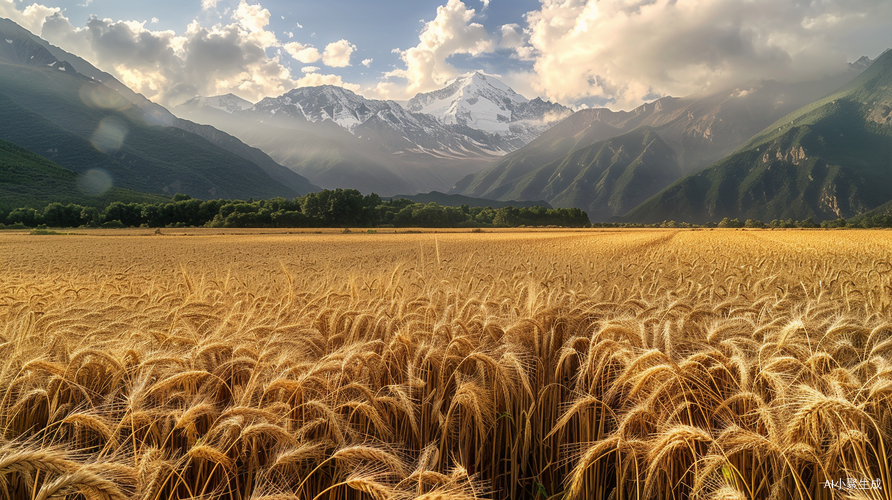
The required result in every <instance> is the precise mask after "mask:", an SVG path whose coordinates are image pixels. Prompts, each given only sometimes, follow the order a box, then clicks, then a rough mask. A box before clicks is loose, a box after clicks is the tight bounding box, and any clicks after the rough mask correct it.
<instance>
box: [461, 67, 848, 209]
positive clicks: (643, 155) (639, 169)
mask: <svg viewBox="0 0 892 500" xmlns="http://www.w3.org/2000/svg"><path fill="white" fill-rule="evenodd" d="M857 74H858V70H857V69H852V70H850V71H848V72H845V73H842V74H839V75H834V76H831V77H827V78H823V79H821V80H818V81H812V82H805V83H796V84H782V83H778V82H774V81H765V82H760V83H759V84H756V85H753V86H752V87H749V88H746V89H731V90H727V91H722V92H716V93H712V94H708V95H698V96H690V97H686V98H674V97H664V98H661V99H658V100H656V101H654V102H651V103H647V104H644V105H642V106H639V107H638V108H636V109H634V110H632V111H611V110H609V109H586V110H581V111H577V112H576V113H574V114H573V115H571V116H569V117H568V118H566V119H565V120H563V121H561V122H560V123H558V124H557V125H555V126H554V127H552V128H551V129H549V130H548V131H546V132H544V133H543V134H542V135H540V136H539V137H538V138H536V139H535V140H533V141H531V142H530V143H529V144H527V145H526V146H524V147H522V148H520V149H518V150H516V151H514V152H512V153H510V154H507V155H505V156H504V157H503V158H501V159H500V160H498V161H496V162H494V163H493V164H492V165H490V166H489V167H488V168H486V169H483V170H481V171H480V172H478V173H476V174H472V175H469V176H467V177H465V178H463V179H461V180H460V181H458V182H457V183H456V184H455V185H454V186H453V188H452V189H451V190H450V191H449V192H450V193H454V194H463V195H466V196H479V197H484V198H493V199H518V200H536V199H543V200H546V201H548V202H549V203H551V204H552V205H554V206H558V207H578V208H582V209H584V210H586V211H587V212H588V214H589V216H590V217H592V220H600V221H604V220H609V219H611V218H612V217H616V216H622V215H624V214H625V213H627V212H628V211H629V210H631V209H633V208H635V207H636V206H637V205H638V204H640V203H642V202H644V201H645V200H647V199H648V198H649V197H650V196H652V195H654V194H656V193H657V192H659V191H660V190H661V189H663V188H665V187H666V186H668V185H669V184H671V183H672V182H673V181H675V180H677V179H679V178H681V177H682V176H684V175H687V174H690V173H693V172H697V171H699V170H701V169H703V168H704V167H706V166H708V165H710V164H711V163H713V162H715V161H718V160H720V159H722V158H723V157H725V156H727V155H729V154H731V153H732V152H734V151H735V150H736V149H738V148H739V147H741V146H742V145H744V144H746V142H747V141H748V140H749V139H750V138H752V136H753V135H754V134H756V133H758V132H759V131H760V130H762V129H763V128H764V127H766V126H767V125H770V124H771V123H772V122H774V121H775V120H777V119H779V118H781V117H783V116H784V115H786V114H788V113H790V112H792V111H794V110H796V109H797V108H799V107H801V106H803V105H806V104H808V103H810V102H812V101H813V100H815V99H818V98H820V97H823V96H824V95H826V94H827V93H829V92H832V91H833V90H835V89H837V88H839V87H840V86H841V85H844V84H845V83H847V82H848V81H850V80H851V79H852V78H854V77H855V76H856V75H857ZM660 220H662V219H660Z"/></svg>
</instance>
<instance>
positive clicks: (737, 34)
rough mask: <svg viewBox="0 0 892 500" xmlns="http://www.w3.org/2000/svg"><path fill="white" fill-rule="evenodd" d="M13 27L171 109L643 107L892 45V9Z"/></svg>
mask: <svg viewBox="0 0 892 500" xmlns="http://www.w3.org/2000/svg"><path fill="white" fill-rule="evenodd" d="M0 17H7V18H11V19H12V20H14V21H16V22H18V23H19V24H22V25H23V26H24V27H26V28H27V29H29V30H31V31H32V32H33V33H35V34H39V35H40V36H42V37H43V38H45V39H47V40H48V41H50V42H51V43H53V44H55V45H59V46H60V47H62V48H64V49H66V50H68V51H70V52H74V53H76V54H77V55H79V56H81V57H84V58H85V59H87V60H89V61H90V62H92V63H93V64H95V65H96V66H97V67H99V68H100V69H102V70H105V71H108V72H110V73H112V74H114V75H115V76H117V77H119V79H121V80H122V81H123V82H124V83H126V84H128V85H129V86H130V87H131V88H133V89H134V90H137V91H139V92H141V93H143V94H145V95H146V96H147V97H150V98H152V99H153V100H156V101H158V102H160V103H162V104H166V105H176V104H178V103H180V102H182V101H184V100H185V99H188V98H191V97H193V96H195V95H216V94H223V93H227V92H232V93H235V94H237V95H239V96H241V97H244V98H246V99H248V100H251V101H257V100H259V99H261V98H263V97H265V96H270V95H279V94H282V93H284V92H286V91H288V90H290V89H291V88H294V87H298V86H307V85H320V84H334V85H342V86H344V87H347V88H349V89H351V90H354V91H356V92H358V93H361V94H363V95H365V96H367V97H373V98H390V99H398V100H400V99H407V98H409V97H411V96H412V95H414V94H415V93H417V92H422V91H429V90H433V89H436V88H439V87H441V86H442V85H443V84H444V83H445V82H446V81H448V80H449V79H451V78H454V77H455V76H457V75H459V74H462V73H466V72H468V71H474V70H483V71H485V72H487V73H490V74H495V75H498V76H500V77H501V79H502V80H503V81H505V82H506V83H508V84H509V85H511V86H512V87H513V88H514V89H515V90H517V91H518V92H520V93H522V94H524V95H526V96H527V97H530V98H532V97H534V96H537V95H538V96H542V97H543V98H546V99H550V100H557V101H559V102H561V103H564V104H567V105H575V106H584V105H588V106H596V105H603V106H608V107H611V108H614V109H630V108H632V107H634V106H637V105H639V104H641V103H642V102H645V101H648V100H652V99H655V98H657V97H660V96H664V95H674V96H682V95H688V94H691V93H695V92H703V91H708V90H719V89H723V88H734V87H746V86H747V85H751V84H752V83H753V82H756V81H758V80H761V79H778V80H785V81H797V80H806V79H812V78H819V77H821V76H822V75H826V74H830V73H834V72H837V71H841V70H843V69H844V68H845V65H846V63H847V62H850V61H854V60H855V59H857V58H858V57H860V56H862V55H867V56H869V57H871V58H875V57H876V56H878V55H879V54H881V53H882V52H883V51H884V50H885V49H886V48H889V47H892V1H890V0H390V1H382V0H378V1H375V0H327V1H324V2H321V1H318V0H314V1H308V0H155V1H153V2H138V3H137V2H122V1H120V0H42V1H40V2H32V1H29V0H0Z"/></svg>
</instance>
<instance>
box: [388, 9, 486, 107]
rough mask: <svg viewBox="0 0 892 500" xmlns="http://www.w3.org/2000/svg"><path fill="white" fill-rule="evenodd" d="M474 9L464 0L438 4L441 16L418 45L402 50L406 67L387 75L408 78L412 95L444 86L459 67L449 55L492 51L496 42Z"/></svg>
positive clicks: (424, 29) (423, 34) (428, 26)
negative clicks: (475, 17)
mask: <svg viewBox="0 0 892 500" xmlns="http://www.w3.org/2000/svg"><path fill="white" fill-rule="evenodd" d="M474 13H475V11H474V9H469V8H468V7H467V5H465V4H464V2H462V1H461V0H449V2H448V3H447V4H446V5H442V6H440V7H438V8H437V17H436V18H434V20H433V21H430V22H428V23H426V24H425V25H424V28H423V29H422V30H421V35H420V36H419V43H418V45H416V46H415V47H412V48H409V49H406V50H403V51H401V52H400V58H401V59H402V60H403V63H405V65H406V68H405V69H397V70H394V71H391V72H389V73H387V76H396V77H402V78H405V79H406V80H408V85H407V88H406V92H407V93H408V94H409V95H412V94H415V93H417V92H424V91H428V90H431V89H435V88H438V87H440V86H441V85H442V84H443V83H445V82H446V81H447V80H449V79H450V78H454V77H456V76H458V71H457V70H456V69H455V67H453V66H452V65H451V64H449V63H448V62H447V61H446V59H447V58H448V57H449V56H452V55H454V54H469V55H472V56H476V55H480V54H483V53H486V52H491V51H492V50H493V49H494V48H495V45H494V43H493V41H492V37H490V35H489V33H488V32H487V31H486V28H484V27H483V25H482V24H479V23H475V22H472V20H473V19H474Z"/></svg>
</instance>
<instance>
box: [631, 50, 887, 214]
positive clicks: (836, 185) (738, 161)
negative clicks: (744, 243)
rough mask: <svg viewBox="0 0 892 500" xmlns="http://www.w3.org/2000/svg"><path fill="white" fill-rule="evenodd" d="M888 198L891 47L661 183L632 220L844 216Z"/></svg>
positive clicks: (867, 209) (634, 211)
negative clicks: (700, 164) (727, 150)
mask: <svg viewBox="0 0 892 500" xmlns="http://www.w3.org/2000/svg"><path fill="white" fill-rule="evenodd" d="M890 199H892V52H889V51H887V52H886V53H884V54H883V55H882V56H880V57H879V58H878V59H877V60H876V61H875V62H874V63H873V64H872V65H871V66H870V67H869V68H868V69H866V70H865V71H864V72H863V73H861V74H860V75H859V76H858V77H856V78H855V79H854V80H852V81H851V82H850V83H848V84H847V85H845V86H843V87H842V88H841V89H839V90H837V91H836V92H833V93H832V94H830V95H828V96H827V97H824V98H822V99H819V100H817V101H815V102H813V103H810V104H808V105H806V106H804V107H802V108H800V109H798V110H796V111H795V112H793V113H790V114H789V115H787V116H785V117H783V118H781V119H780V120H778V121H777V122H775V123H773V124H772V125H770V126H768V127H767V128H765V129H764V130H763V131H761V132H760V133H758V134H756V135H755V136H754V137H753V138H752V139H751V140H750V141H749V142H748V143H747V144H746V145H744V146H743V147H742V148H741V149H740V150H739V151H737V152H735V153H734V154H731V155H730V156H728V157H727V158H725V159H723V160H721V161H719V162H718V163H716V164H715V165H713V166H711V167H709V168H707V169H705V170H703V171H700V172H697V173H694V174H692V175H689V176H687V177H685V178H683V179H680V180H679V181H677V182H675V183H674V184H672V185H671V186H669V187H667V188H666V189H664V190H662V191H661V192H660V193H658V194H656V195H655V196H654V197H652V198H651V199H649V200H647V201H646V202H645V203H644V204H642V205H641V206H639V207H637V208H635V209H634V210H632V211H631V212H630V213H629V214H628V215H626V216H625V220H628V221H634V222H657V221H661V220H665V219H674V220H684V221H689V222H705V221H714V220H717V219H721V218H723V217H737V218H740V219H741V220H743V219H745V218H753V219H760V220H763V221H764V220H771V219H775V218H778V219H786V218H793V219H806V218H809V217H811V218H814V219H815V220H825V219H836V218H849V217H852V216H855V215H858V214H861V213H864V212H867V211H869V210H871V209H873V208H875V207H877V206H879V205H881V204H884V203H886V202H888V201H890Z"/></svg>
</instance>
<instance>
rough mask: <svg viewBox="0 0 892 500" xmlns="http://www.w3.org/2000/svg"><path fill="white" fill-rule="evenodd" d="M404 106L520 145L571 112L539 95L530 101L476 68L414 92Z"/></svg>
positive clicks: (415, 111) (445, 121) (448, 122)
mask: <svg viewBox="0 0 892 500" xmlns="http://www.w3.org/2000/svg"><path fill="white" fill-rule="evenodd" d="M406 109H408V110H409V111H412V112H414V113H425V114H429V115H431V116H433V117H435V118H436V119H437V120H439V121H440V122H441V123H444V124H447V125H463V126H466V127H469V128H473V129H477V130H482V131H484V132H488V133H491V134H499V135H501V136H503V137H505V138H508V139H509V140H515V139H517V140H519V141H520V143H521V145H522V144H526V143H527V142H529V141H531V140H532V139H534V138H535V137H536V136H538V135H539V134H540V133H542V132H543V131H545V130H546V129H548V128H549V127H550V126H551V125H552V124H553V122H554V121H555V120H556V119H559V118H563V117H565V116H567V115H569V114H570V112H571V111H570V109H569V108H566V107H564V106H561V105H560V104H556V103H551V102H548V101H543V100H541V99H539V98H536V99H534V100H532V101H531V100H529V99H527V98H526V97H524V96H522V95H520V94H518V93H517V92H515V91H514V90H513V89H512V88H511V87H509V86H507V85H505V84H504V83H503V82H501V81H500V80H499V79H498V78H496V77H495V76H492V75H487V74H485V73H481V72H479V71H478V72H474V73H469V74H466V75H462V76H460V77H458V78H456V79H454V80H452V81H451V82H449V84H448V85H446V87H444V88H442V89H440V90H435V91H433V92H425V93H421V94H418V95H416V96H415V97H413V98H412V99H411V100H409V102H408V103H407V105H406Z"/></svg>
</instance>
